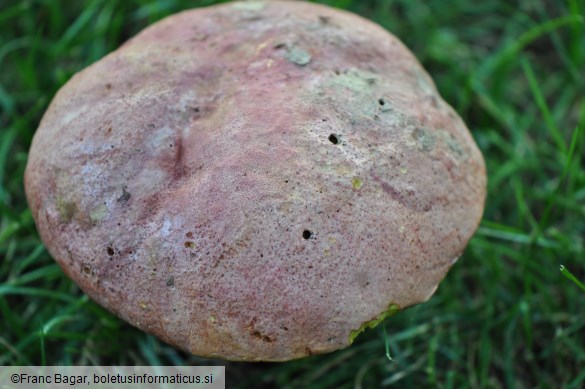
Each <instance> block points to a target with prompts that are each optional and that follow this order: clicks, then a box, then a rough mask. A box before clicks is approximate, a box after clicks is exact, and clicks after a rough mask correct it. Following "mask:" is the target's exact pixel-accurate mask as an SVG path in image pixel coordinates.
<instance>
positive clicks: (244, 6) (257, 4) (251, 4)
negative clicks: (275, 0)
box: [232, 1, 266, 11]
mask: <svg viewBox="0 0 585 389" xmlns="http://www.w3.org/2000/svg"><path fill="white" fill-rule="evenodd" d="M265 6H266V4H265V3H264V2H263V1H243V2H241V1H239V2H237V3H234V4H233V5H232V7H234V8H235V9H237V10H240V11H262V10H263V9H264V7H265Z"/></svg>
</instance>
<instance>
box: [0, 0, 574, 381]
mask: <svg viewBox="0 0 585 389" xmlns="http://www.w3.org/2000/svg"><path fill="white" fill-rule="evenodd" d="M210 3H212V1H194V0H191V1H187V0H185V1H182V0H169V1H165V2H163V1H146V0H128V1H123V2H114V1H103V0H83V1H81V0H80V1H75V2H71V1H65V0H60V1H59V0H57V1H55V0H27V1H10V0H8V1H6V0H4V1H2V3H1V5H0V69H2V71H1V72H0V365H4V364H25V365H26V364H129V365H133V364H162V365H165V364H222V363H223V362H221V361H209V360H203V359H199V358H196V357H193V356H189V355H187V354H185V353H182V352H179V351H176V350H174V349H172V348H171V347H169V346H167V345H165V344H163V343H161V342H159V341H158V340H156V339H154V338H153V337H151V336H149V335H146V334H144V333H142V332H140V331H138V330H136V329H134V328H132V327H131V326H129V325H127V324H125V323H124V322H122V321H120V320H119V319H117V318H116V317H115V316H113V315H112V314H110V313H108V312H106V311H105V310H104V309H102V308H101V307H99V306H98V305H96V304H95V303H93V302H92V301H91V300H89V299H88V298H87V296H85V295H84V294H83V293H81V292H80V290H79V289H78V288H77V287H76V286H75V285H74V284H73V283H72V282H71V281H70V280H69V279H68V278H66V277H65V276H64V275H63V273H62V272H61V270H60V269H59V267H58V266H57V265H56V264H55V263H54V262H53V261H52V259H51V258H50V256H49V255H48V253H47V251H46V250H45V248H44V247H43V245H42V243H41V241H40V240H39V238H38V235H37V233H36V230H35V226H34V224H33V220H32V217H31V213H30V210H29V209H28V207H27V204H26V201H25V197H24V191H23V187H22V181H23V172H24V168H25V164H26V160H27V151H28V148H29V145H30V142H31V139H32V136H33V134H34V131H35V129H36V128H37V126H38V123H39V120H40V118H41V116H42V114H43V112H44V110H45V109H46V108H47V105H48V104H49V102H50V100H51V98H52V97H53V95H54V94H55V92H56V91H57V90H58V89H59V87H60V86H61V85H63V83H64V82H66V81H67V80H68V79H69V78H70V77H71V76H72V75H73V74H74V73H75V72H76V71H78V70H80V69H82V68H83V67H85V66H87V65H89V64H90V63H92V62H94V61H96V60H98V59H99V58H101V57H102V56H104V55H105V54H107V53H108V52H110V51H112V50H114V49H116V48H117V47H118V46H119V45H120V44H121V43H122V42H123V41H124V40H126V39H128V38H129V37H131V36H132V35H133V34H135V33H136V32H138V31H139V30H140V29H142V28H143V27H145V26H146V25H148V24H150V23H152V22H154V21H156V20H159V19H160V18H162V17H164V16H166V15H169V14H171V13H174V12H177V11H179V10H182V9H185V8H190V7H194V6H200V5H206V4H210ZM325 3H328V4H331V5H334V6H338V7H342V8H347V9H350V10H352V11H354V12H357V13H359V14H361V15H364V16H365V17H367V18H370V19H372V20H374V21H376V22H377V23H379V24H381V25H382V26H384V27H385V28H387V29H389V30H390V31H392V32H393V33H394V34H395V35H397V36H398V37H399V38H401V39H402V40H403V41H404V42H405V43H406V45H407V46H409V47H410V48H411V49H412V50H413V52H414V53H415V55H416V56H417V57H418V58H419V59H420V61H421V62H422V63H423V65H424V66H425V67H426V68H427V70H429V72H430V73H431V74H432V75H433V78H434V79H435V81H436V83H437V85H438V88H439V90H440V91H441V94H442V95H443V97H445V99H446V100H447V101H448V102H449V103H450V104H451V105H453V107H454V108H455V109H456V110H457V111H458V112H459V114H460V115H461V116H462V117H463V119H464V120H465V122H466V123H467V124H468V127H469V128H470V130H471V131H472V133H473V135H474V137H475V139H476V141H477V143H478V145H479V147H480V148H481V150H482V151H483V153H484V156H485V159H486V163H487V168H488V173H489V187H488V191H489V195H488V199H487V204H486V210H485V216H484V220H483V221H482V223H481V226H480V228H479V230H478V232H477V234H476V236H475V237H474V238H473V240H472V241H471V243H470V244H469V246H468V248H467V250H466V251H465V253H464V255H463V256H462V258H460V260H459V262H457V264H456V265H455V266H454V267H453V269H452V270H451V272H450V273H449V274H448V275H447V277H446V278H445V280H444V282H443V283H442V284H441V286H440V287H439V289H438V291H437V293H436V294H435V296H434V297H433V298H432V299H431V300H430V301H429V302H428V303H425V304H423V305H419V306H417V307H414V308H411V309H408V310H405V311H403V312H400V313H399V314H397V315H395V316H393V317H392V318H389V319H387V320H386V321H385V322H384V324H383V325H381V326H378V327H377V328H376V329H371V330H367V331H366V332H365V333H364V334H362V335H360V337H359V338H358V339H357V340H356V342H355V343H354V345H353V346H351V347H350V348H348V349H345V350H341V351H339V352H335V353H332V354H328V355H322V356H315V357H311V358H308V359H303V360H298V361H292V362H288V363H282V364H270V363H261V364H245V363H227V364H226V365H227V374H228V386H229V387H238V388H258V387H267V388H270V387H290V388H293V387H314V388H333V387H335V388H372V387H400V388H421V387H441V388H499V387H506V388H533V387H536V388H560V387H564V388H582V387H585V370H584V366H585V295H584V294H583V291H582V290H581V289H579V287H578V286H576V285H575V283H573V282H571V281H569V280H568V279H567V278H566V277H565V275H567V276H568V275H569V274H572V278H571V279H572V280H573V281H576V283H577V285H579V284H578V280H585V248H584V246H585V244H584V239H585V169H584V166H585V163H584V162H585V161H584V157H583V156H584V155H585V44H583V39H584V38H585V23H584V17H585V5H584V4H583V3H582V1H580V0H567V1H552V0H534V1H529V0H517V1H516V2H509V1H506V0H485V1H481V2H478V1H474V2H469V1H466V0H449V1H447V2H444V1H438V0H437V1H426V2H422V1H419V2H411V1H407V0H381V1H364V0H338V1H326V2H325ZM561 264H562V265H563V266H565V267H566V268H564V269H570V270H571V272H570V273H568V272H566V271H559V267H560V265H561ZM581 285H582V284H581Z"/></svg>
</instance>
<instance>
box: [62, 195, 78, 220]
mask: <svg viewBox="0 0 585 389" xmlns="http://www.w3.org/2000/svg"><path fill="white" fill-rule="evenodd" d="M57 211H58V212H59V218H60V219H61V222H62V223H69V222H70V221H71V219H73V216H75V213H76V212H77V205H75V203H74V202H72V201H65V200H63V199H62V198H58V199H57Z"/></svg>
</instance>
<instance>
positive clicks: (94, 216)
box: [89, 204, 108, 223]
mask: <svg viewBox="0 0 585 389" xmlns="http://www.w3.org/2000/svg"><path fill="white" fill-rule="evenodd" d="M107 215H108V207H106V205H105V204H101V205H98V206H97V207H95V208H94V209H92V210H91V212H90V213H89V220H91V221H92V222H94V223H95V222H100V221H102V220H103V219H104V218H105V217H106V216H107Z"/></svg>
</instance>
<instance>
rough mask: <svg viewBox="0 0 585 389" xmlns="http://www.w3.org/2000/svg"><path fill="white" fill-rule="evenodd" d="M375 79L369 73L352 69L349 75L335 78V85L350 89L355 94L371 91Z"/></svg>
mask: <svg viewBox="0 0 585 389" xmlns="http://www.w3.org/2000/svg"><path fill="white" fill-rule="evenodd" d="M373 79H374V78H373V77H372V75H370V74H369V73H365V72H362V71H359V70H355V69H352V70H350V71H348V72H347V73H342V74H340V75H337V76H334V78H333V79H332V81H333V84H335V85H339V86H342V87H345V88H349V89H351V90H353V91H355V92H364V91H369V90H370V89H371V87H372V81H371V80H373Z"/></svg>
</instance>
